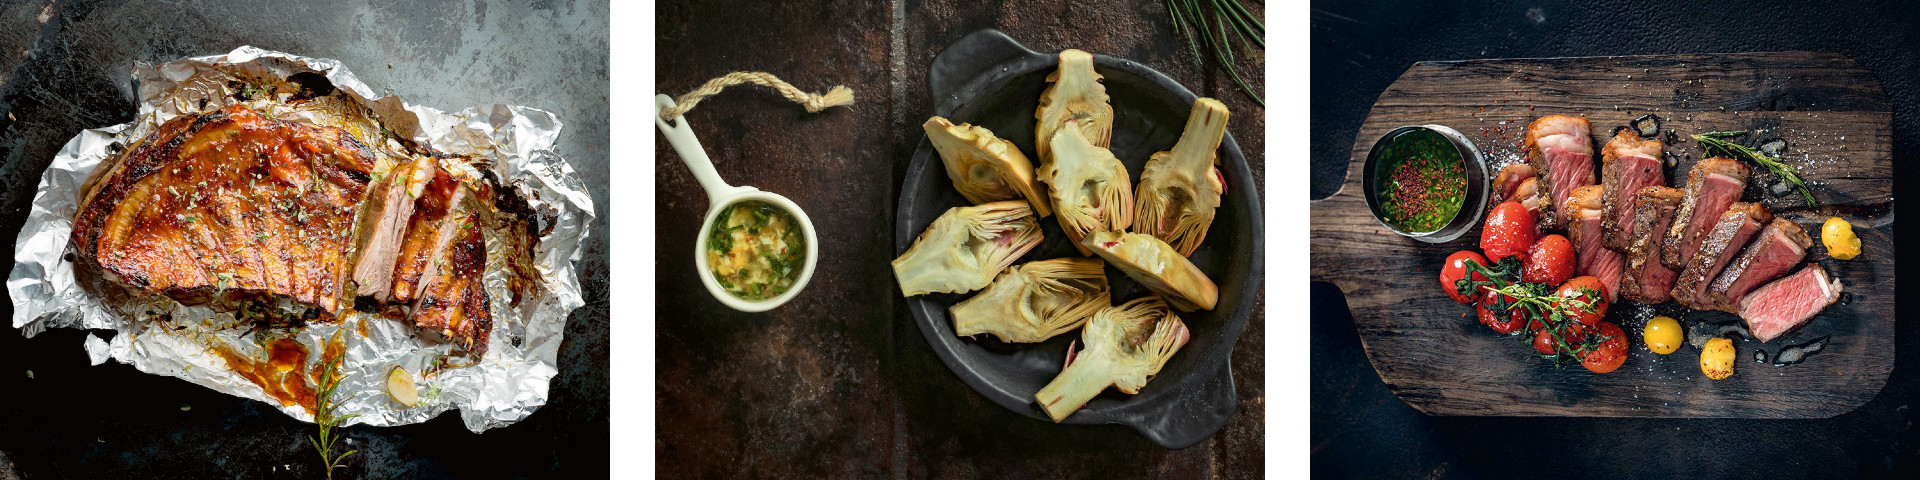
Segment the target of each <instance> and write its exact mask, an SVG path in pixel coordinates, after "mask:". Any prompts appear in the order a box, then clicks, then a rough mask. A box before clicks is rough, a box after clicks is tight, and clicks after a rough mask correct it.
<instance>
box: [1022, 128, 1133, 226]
mask: <svg viewBox="0 0 1920 480" xmlns="http://www.w3.org/2000/svg"><path fill="white" fill-rule="evenodd" d="M1067 125H1068V126H1069V127H1072V126H1074V125H1075V122H1072V121H1068V122H1067ZM1053 151H1054V154H1055V156H1056V157H1057V158H1056V160H1057V161H1055V162H1053V163H1049V164H1046V165H1043V166H1041V167H1040V181H1042V182H1046V183H1047V185H1048V187H1047V195H1048V197H1049V198H1050V199H1051V200H1052V201H1053V212H1054V216H1055V218H1058V219H1059V220H1060V229H1061V230H1063V231H1065V232H1066V234H1067V238H1069V239H1071V240H1072V241H1073V247H1074V248H1075V249H1078V250H1080V255H1083V256H1084V255H1092V254H1093V253H1092V251H1090V250H1087V247H1085V246H1083V245H1081V244H1080V239H1081V238H1085V237H1086V236H1087V234H1089V233H1092V232H1099V231H1108V230H1111V231H1116V232H1120V231H1126V229H1127V227H1128V226H1130V225H1133V181H1132V178H1131V177H1130V176H1128V175H1127V166H1126V165H1124V164H1121V163H1120V159H1118V158H1114V156H1113V152H1111V151H1108V150H1107V149H1105V148H1101V147H1099V146H1095V145H1094V144H1092V143H1090V142H1088V141H1087V138H1086V137H1084V136H1081V135H1080V130H1079V129H1077V128H1067V129H1065V130H1062V131H1061V132H1060V134H1059V135H1055V136H1054V137H1053Z"/></svg>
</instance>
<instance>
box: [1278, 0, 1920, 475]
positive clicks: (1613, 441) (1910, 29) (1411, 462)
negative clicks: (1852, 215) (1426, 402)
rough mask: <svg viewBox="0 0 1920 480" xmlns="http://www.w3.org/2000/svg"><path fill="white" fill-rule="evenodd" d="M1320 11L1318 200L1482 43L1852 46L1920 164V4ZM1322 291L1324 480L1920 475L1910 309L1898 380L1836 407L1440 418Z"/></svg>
mask: <svg viewBox="0 0 1920 480" xmlns="http://www.w3.org/2000/svg"><path fill="white" fill-rule="evenodd" d="M1312 15H1313V17H1312V34H1311V35H1312V40H1311V41H1312V44H1313V47H1312V48H1313V50H1312V60H1311V61H1312V69H1313V72H1312V97H1313V98H1312V101H1313V107H1312V125H1313V129H1312V133H1311V142H1312V152H1313V153H1312V175H1313V178H1312V183H1313V186H1312V191H1311V196H1312V198H1324V197H1327V196H1330V195H1332V194H1333V193H1334V192H1335V191H1337V190H1338V189H1339V188H1340V184H1341V182H1342V180H1343V179H1344V178H1345V175H1346V174H1347V172H1346V167H1347V161H1348V159H1349V157H1348V155H1349V152H1350V149H1351V148H1353V145H1354V135H1355V132H1356V131H1357V130H1358V129H1359V127H1360V123H1361V121H1362V120H1363V119H1365V118H1366V115H1367V111H1368V110H1369V109H1370V108H1371V107H1372V105H1373V102H1374V99H1375V98H1377V97H1378V96H1379V94H1380V92H1381V91H1382V90H1384V89H1386V87H1387V85H1389V84H1391V83H1393V80H1394V79H1395V78H1398V77H1399V76H1400V74H1401V73H1403V72H1405V71H1406V69H1407V67H1409V66H1411V65H1412V64H1413V62H1417V61H1424V60H1460V59H1472V58H1509V57H1555V56H1590V55H1644V54H1674V53H1715V52H1741V51H1780V50H1824V51H1833V52H1839V53H1842V54H1845V55H1847V56H1850V57H1853V59H1854V60H1857V61H1858V62H1859V64H1860V66H1861V67H1864V68H1866V69H1868V70H1871V71H1873V72H1874V74H1875V75H1876V76H1878V77H1879V80H1880V82H1881V84H1883V85H1884V86H1885V87H1886V90H1887V94H1888V95H1889V96H1891V97H1892V100H1893V103H1894V148H1893V157H1894V158H1895V159H1896V160H1895V166H1894V169H1895V174H1896V176H1897V178H1904V179H1911V178H1913V175H1912V170H1913V168H1914V167H1913V165H1914V164H1913V162H1910V161H1907V160H1906V159H1907V157H1908V156H1910V155H1913V154H1914V153H1915V152H1916V150H1915V147H1916V143H1915V142H1916V141H1920V123H1917V121H1920V117H1916V114H1920V97H1916V94H1920V90H1916V86H1915V84H1914V79H1915V78H1916V74H1920V68H1917V67H1920V64H1917V63H1916V60H1920V49H1917V48H1920V37H1916V35H1920V5H1916V4H1914V3H1912V2H1848V1H1842V2H1818V4H1817V6H1816V4H1815V3H1814V2H1794V1H1753V0H1745V1H1708V2H1671V1H1640V2H1592V1H1585V2H1582V1H1536V2H1487V1H1482V2H1452V3H1449V4H1445V5H1442V4H1441V3H1440V2H1415V1H1400V2H1383V1H1339V2H1332V1H1316V2H1314V5H1313V10H1312ZM1905 237H1906V238H1912V237H1913V236H1912V235H1905ZM1902 248H1903V249H1904V248H1905V247H1902ZM1898 271H1913V270H1912V269H1911V268H1909V267H1906V266H1904V265H1902V266H1900V267H1898ZM1907 283H1909V284H1912V283H1913V282H1907ZM1902 288H1906V289H1911V288H1912V287H1905V286H1903V287H1902ZM1312 299H1313V308H1312V317H1313V320H1312V322H1313V323H1312V343H1313V346H1312V352H1311V355H1312V362H1313V367H1312V371H1313V373H1312V376H1311V378H1312V385H1313V386H1312V390H1313V392H1312V398H1313V400H1312V407H1311V410H1312V412H1313V413H1312V422H1313V424H1312V425H1313V427H1312V429H1313V430H1312V443H1313V453H1312V466H1313V472H1314V476H1316V477H1363V478H1376V477H1385V478H1475V477H1509V476H1520V477H1543V476H1555V477H1559V476H1566V477H1574V478H1665V477H1677V476H1705V477H1712V478H1723V477H1725V478H1731V477H1748V478H1834V477H1856V476H1866V477H1893V478H1920V428H1916V426H1915V420H1916V417H1920V412H1916V410H1915V408H1914V406H1915V403H1916V402H1917V401H1920V378H1916V375H1915V373H1916V362H1920V344H1916V341H1915V336H1916V335H1920V332H1916V331H1914V328H1913V325H1912V322H1905V321H1902V322H1898V323H1897V328H1896V329H1897V330H1899V332H1898V334H1899V340H1898V341H1897V345H1896V347H1897V348H1896V350H1897V352H1898V356H1897V359H1896V364H1895V367H1894V371H1893V375H1892V377H1891V378H1889V379H1888V381H1887V386H1886V389H1885V390H1882V391H1881V392H1880V395H1879V396H1877V397H1875V398H1874V399H1873V400H1872V401H1870V402H1869V403H1867V405H1865V406H1863V407H1860V408H1859V409H1857V410H1854V411H1853V412H1850V413H1846V414H1843V415H1839V416H1836V417H1833V418H1830V419H1820V420H1777V421H1768V420H1742V419H1604V418H1485V417H1429V416H1426V415H1423V414H1421V413H1420V412H1418V411H1416V410H1414V409H1413V408H1412V407H1409V406H1407V405H1406V404H1405V403H1402V402H1401V401H1400V400H1399V399H1397V398H1395V397H1394V396H1393V394H1392V393H1391V392H1389V391H1388V390H1387V388H1386V385H1384V384H1383V383H1381V381H1380V377H1379V375H1378V374H1377V373H1375V372H1374V370H1373V368H1372V366H1371V365H1370V364H1369V363H1368V361H1367V358H1366V355H1365V354H1364V353H1363V352H1362V351H1361V346H1360V339H1359V336H1358V334H1357V333H1356V331H1355V330H1354V325H1353V319H1352V316H1351V314H1350V313H1349V312H1348V311H1347V308H1346V303H1345V300H1344V299H1343V298H1342V296H1341V294H1340V291H1339V289H1338V288H1335V287H1334V286H1333V285H1331V284H1327V283H1314V284H1313V290H1312ZM1894 333H1895V332H1887V334H1889V335H1891V334H1894ZM1435 348H1446V346H1444V345H1441V346H1436V347H1435ZM1886 354H1887V355H1895V354H1896V352H1886ZM1810 361H1813V362H1818V361H1819V358H1818V357H1817V356H1816V357H1814V358H1813V359H1812V360H1810Z"/></svg>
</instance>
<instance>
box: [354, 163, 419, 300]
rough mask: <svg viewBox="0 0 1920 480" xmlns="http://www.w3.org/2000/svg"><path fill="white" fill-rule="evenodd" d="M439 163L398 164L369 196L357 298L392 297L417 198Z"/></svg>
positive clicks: (356, 278)
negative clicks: (394, 275) (400, 256)
mask: <svg viewBox="0 0 1920 480" xmlns="http://www.w3.org/2000/svg"><path fill="white" fill-rule="evenodd" d="M436 163H438V162H436V161H435V160H434V159H432V158H417V159H414V160H413V161H411V162H407V163H403V164H400V165H395V166H394V167H393V169H392V170H390V171H388V172H387V175H386V176H385V177H384V178H382V179H381V180H378V182H379V183H378V184H377V185H376V187H375V190H374V192H373V194H372V195H370V196H368V201H367V206H366V208H368V209H369V210H368V211H367V212H366V214H365V215H364V218H366V219H367V220H366V222H367V225H362V231H365V232H368V233H367V236H366V240H365V241H364V242H363V243H362V244H361V245H360V260H359V262H357V263H355V264H354V267H353V281H354V284H356V285H357V287H356V288H355V290H354V294H355V295H364V296H370V297H373V298H374V299H375V300H379V301H386V300H388V299H391V298H392V295H391V291H392V289H391V287H392V286H393V265H394V262H395V261H397V260H399V254H400V242H401V241H402V240H405V239H406V235H407V223H408V220H409V219H412V218H413V205H414V203H415V201H414V199H415V198H419V197H420V194H421V193H423V191H424V190H425V189H426V187H427V182H428V181H430V180H433V173H434V171H435V170H436V169H435V168H434V165H435V164H436Z"/></svg>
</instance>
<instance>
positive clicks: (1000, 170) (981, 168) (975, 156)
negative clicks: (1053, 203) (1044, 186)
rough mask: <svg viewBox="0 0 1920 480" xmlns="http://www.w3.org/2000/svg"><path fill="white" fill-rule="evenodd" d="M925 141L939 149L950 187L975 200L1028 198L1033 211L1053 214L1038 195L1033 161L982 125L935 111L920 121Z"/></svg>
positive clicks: (1045, 201) (981, 201) (975, 201)
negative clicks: (958, 122)
mask: <svg viewBox="0 0 1920 480" xmlns="http://www.w3.org/2000/svg"><path fill="white" fill-rule="evenodd" d="M920 127H921V128H924V129H926V131H927V141H929V142H931V143H933V149H934V150H935V151H938V152H940V161H941V163H945V164H946V166H947V178H949V179H952V180H953V188H955V189H958V190H960V195H962V196H965V197H967V201H969V202H973V203H974V204H976V205H978V204H982V203H988V202H997V201H1001V200H1022V199H1024V200H1027V201H1028V203H1032V204H1033V210H1034V212H1037V213H1039V214H1040V216H1042V217H1045V216H1048V215H1052V214H1053V210H1052V209H1050V208H1048V204H1047V199H1046V198H1045V197H1042V196H1040V194H1039V192H1040V183H1039V182H1038V181H1037V180H1035V179H1034V178H1033V162H1031V161H1028V160H1027V156H1026V155H1025V154H1022V153H1020V149H1019V148H1018V147H1015V146H1013V142H1009V141H1006V140H1004V139H1001V138H999V137H995V136H994V135H993V132H992V131H990V130H987V129H986V128H984V127H980V126H975V125H969V124H965V123H962V124H959V125H954V124H953V122H952V121H949V120H947V119H945V118H941V117H940V116H938V115H935V116H934V117H933V118H929V119H927V123H925V124H922V125H920Z"/></svg>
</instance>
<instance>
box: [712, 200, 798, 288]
mask: <svg viewBox="0 0 1920 480" xmlns="http://www.w3.org/2000/svg"><path fill="white" fill-rule="evenodd" d="M806 253H807V244H806V240H805V239H802V238H801V237H800V231H799V229H798V228H797V226H796V225H795V224H794V220H793V215H792V214H790V213H787V211H786V210H783V209H781V208H780V207H776V206H773V204H770V203H767V202H762V201H757V200H748V201H744V202H737V203H734V204H732V205H727V207H726V208H725V209H722V210H721V211H720V215H719V216H717V217H715V218H714V219H713V229H712V230H711V231H709V232H707V266H708V267H710V268H711V269H712V270H713V279H714V280H717V281H719V282H720V286H721V287H722V288H725V289H726V290H727V292H728V293H732V294H733V296H736V297H740V298H742V299H746V300H766V299H769V298H773V297H777V296H779V295H780V294H782V293H786V291H787V289H789V288H793V282H794V280H795V279H796V278H797V277H799V276H800V266H801V265H800V263H801V260H803V259H805V258H806Z"/></svg>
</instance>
